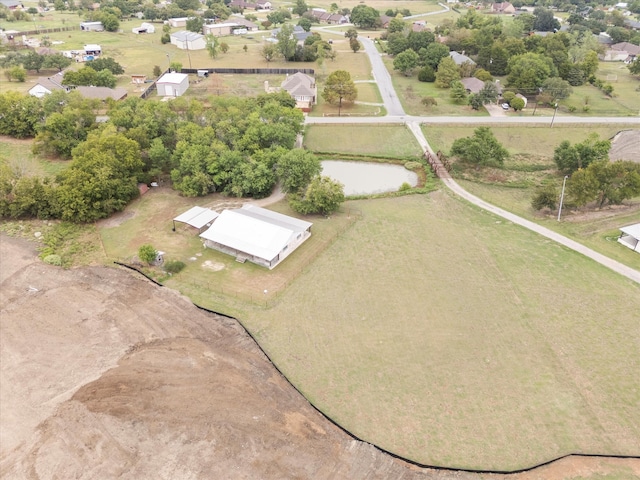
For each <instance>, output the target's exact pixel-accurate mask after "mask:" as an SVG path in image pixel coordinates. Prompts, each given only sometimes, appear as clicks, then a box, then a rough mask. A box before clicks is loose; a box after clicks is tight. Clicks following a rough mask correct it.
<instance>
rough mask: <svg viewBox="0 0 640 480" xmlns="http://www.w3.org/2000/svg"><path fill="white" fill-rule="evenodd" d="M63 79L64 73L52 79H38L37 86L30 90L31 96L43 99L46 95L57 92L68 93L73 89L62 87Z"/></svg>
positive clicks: (51, 77)
mask: <svg viewBox="0 0 640 480" xmlns="http://www.w3.org/2000/svg"><path fill="white" fill-rule="evenodd" d="M63 77H64V72H59V73H56V74H55V75H52V76H50V77H40V78H38V81H37V82H36V84H35V85H34V86H33V87H31V88H30V89H29V95H32V96H34V97H38V98H42V97H44V96H45V95H48V94H50V93H52V92H55V91H56V90H64V91H65V92H68V91H69V90H71V89H70V88H69V87H67V86H65V85H62V78H63Z"/></svg>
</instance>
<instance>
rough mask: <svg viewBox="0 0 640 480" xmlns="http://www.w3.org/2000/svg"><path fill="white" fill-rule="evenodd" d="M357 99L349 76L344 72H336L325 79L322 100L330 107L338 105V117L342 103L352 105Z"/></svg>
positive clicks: (356, 93) (356, 90)
mask: <svg viewBox="0 0 640 480" xmlns="http://www.w3.org/2000/svg"><path fill="white" fill-rule="evenodd" d="M357 97H358V89H357V88H356V86H355V84H354V83H353V80H351V75H350V74H349V72H347V71H346V70H336V71H335V72H333V73H331V74H330V75H329V76H328V77H327V81H326V82H325V84H324V90H323V91H322V98H324V100H325V101H326V102H328V103H330V104H331V105H338V115H340V110H341V109H342V104H343V103H353V102H354V101H355V100H356V98H357Z"/></svg>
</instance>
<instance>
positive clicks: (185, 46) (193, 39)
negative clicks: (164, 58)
mask: <svg viewBox="0 0 640 480" xmlns="http://www.w3.org/2000/svg"><path fill="white" fill-rule="evenodd" d="M170 39H171V44H172V45H175V46H176V47H178V48H179V49H180V50H202V49H204V48H206V46H207V42H206V40H205V38H204V35H200V34H199V33H195V32H187V31H186V30H180V31H179V32H174V33H172V34H171V35H170Z"/></svg>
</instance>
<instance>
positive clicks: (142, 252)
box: [138, 244, 158, 264]
mask: <svg viewBox="0 0 640 480" xmlns="http://www.w3.org/2000/svg"><path fill="white" fill-rule="evenodd" d="M157 256H158V251H157V250H156V249H155V248H153V246H151V245H149V244H145V245H142V246H141V247H140V248H139V249H138V258H139V259H140V260H141V261H143V262H146V263H149V264H151V263H153V261H154V260H155V259H156V257H157Z"/></svg>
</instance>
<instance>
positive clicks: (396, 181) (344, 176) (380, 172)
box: [322, 160, 418, 196]
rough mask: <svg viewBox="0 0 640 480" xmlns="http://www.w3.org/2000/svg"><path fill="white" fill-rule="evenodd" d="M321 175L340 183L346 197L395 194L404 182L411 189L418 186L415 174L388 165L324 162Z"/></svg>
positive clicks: (336, 161) (400, 166) (402, 168)
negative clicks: (385, 193)
mask: <svg viewBox="0 0 640 480" xmlns="http://www.w3.org/2000/svg"><path fill="white" fill-rule="evenodd" d="M322 175H325V176H327V177H331V178H333V179H334V180H337V181H339V182H340V183H342V184H343V185H344V194H345V195H346V196H349V195H371V194H374V193H383V192H395V191H397V190H398V189H399V188H400V186H401V185H402V184H403V183H405V182H406V183H408V184H409V185H411V186H412V187H415V186H416V185H417V184H418V175H417V174H416V173H415V172H412V171H410V170H407V169H406V168H404V167H403V166H402V165H391V164H389V163H372V162H346V161H344V160H325V161H323V162H322Z"/></svg>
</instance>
